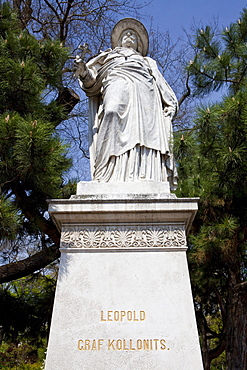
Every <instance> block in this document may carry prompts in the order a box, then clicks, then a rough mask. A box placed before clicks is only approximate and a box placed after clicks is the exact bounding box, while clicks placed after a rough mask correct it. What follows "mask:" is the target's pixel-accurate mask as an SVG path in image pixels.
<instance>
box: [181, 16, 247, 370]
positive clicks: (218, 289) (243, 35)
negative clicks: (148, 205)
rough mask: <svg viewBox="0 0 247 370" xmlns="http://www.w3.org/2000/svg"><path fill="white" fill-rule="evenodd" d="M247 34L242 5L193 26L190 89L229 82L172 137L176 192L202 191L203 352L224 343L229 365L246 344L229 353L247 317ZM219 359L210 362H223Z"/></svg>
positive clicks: (194, 243) (199, 278)
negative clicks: (246, 308)
mask: <svg viewBox="0 0 247 370" xmlns="http://www.w3.org/2000/svg"><path fill="white" fill-rule="evenodd" d="M246 41H247V9H244V10H243V12H242V14H241V18H240V20H239V21H238V22H235V23H232V24H231V25H230V27H229V28H226V29H225V30H224V31H223V32H221V33H215V32H213V30H212V28H210V27H205V28H204V29H201V30H198V32H197V35H196V39H195V44H194V45H195V54H196V55H195V58H194V60H193V61H191V62H190V65H189V66H188V70H189V72H190V75H191V80H192V83H193V87H194V92H195V93H196V94H199V95H201V96H203V95H206V94H207V93H209V92H211V91H213V90H216V91H217V90H218V89H220V88H221V87H226V88H228V90H227V91H228V93H227V95H226V96H225V97H223V98H222V101H221V102H219V103H215V104H211V105H209V106H201V107H199V108H198V110H197V114H196V119H195V122H194V126H193V128H192V129H191V130H188V131H186V132H182V133H181V132H180V133H179V135H177V137H176V141H175V143H176V155H177V158H178V164H179V169H178V170H179V177H180V182H179V188H178V190H177V195H178V196H182V197H187V196H198V197H200V203H199V212H198V214H197V216H196V220H195V223H194V226H193V230H192V235H191V236H190V238H189V254H188V256H189V263H190V272H191V278H192V284H193V294H194V298H195V304H196V310H197V318H198V326H199V328H200V331H201V334H202V346H203V353H204V360H205V359H206V358H207V361H206V362H207V364H208V363H210V361H212V360H213V359H214V358H215V357H218V356H219V354H221V353H223V351H224V349H225V350H226V351H225V352H226V358H227V366H228V367H229V368H241V366H242V367H245V365H243V364H242V365H239V364H237V361H238V360H237V358H240V357H241V351H245V348H244V346H240V345H239V346H237V347H238V349H239V352H238V353H237V352H235V353H232V351H233V349H232V343H233V341H234V340H235V339H233V338H236V340H238V339H239V343H240V342H242V343H245V342H246V338H241V339H240V338H238V334H237V333H238V330H239V328H241V327H242V326H243V325H244V324H241V320H242V317H241V314H239V316H237V314H236V311H235V313H233V312H234V310H233V305H237V306H239V307H242V304H243V305H244V298H243V297H244V294H242V295H241V294H240V295H239V296H237V295H236V290H235V289H236V287H239V286H241V283H242V282H244V281H245V280H246V271H247V263H246V262H247V261H246V246H247V229H246V224H247V202H246V199H247V108H246V101H247V74H246V71H247V64H246V63H247V62H246V61H247V59H246V56H247V55H246V53H247V47H246ZM246 293H247V292H246ZM233 296H234V297H235V298H234V299H235V301H234V303H233V301H232V299H233V298H232V297H233ZM242 300H243V302H242ZM236 302H238V303H236ZM231 315H234V318H232V317H231ZM215 320H220V325H219V326H218V328H216V327H215V322H216V321H215ZM231 325H233V326H231ZM234 325H235V326H234ZM205 333H206V334H205ZM233 333H235V334H233ZM234 335H235V337H234ZM214 347H215V348H214ZM237 347H236V348H237ZM221 356H223V354H222V355H221ZM219 361H220V362H219ZM219 361H218V362H219V363H218V364H217V361H215V362H214V364H213V363H212V368H215V369H217V368H222V367H221V365H222V363H221V360H219ZM231 361H232V362H231ZM234 361H235V362H234ZM207 366H208V365H207ZM239 366H240V367H239ZM208 368H209V367H207V369H208Z"/></svg>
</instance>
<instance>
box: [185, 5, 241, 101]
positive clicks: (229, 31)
mask: <svg viewBox="0 0 247 370" xmlns="http://www.w3.org/2000/svg"><path fill="white" fill-rule="evenodd" d="M246 19H247V9H243V12H242V14H241V17H240V19H239V20H238V21H237V22H235V23H232V24H231V25H230V27H227V28H226V29H225V30H223V31H222V32H221V35H220V36H219V33H218V31H215V30H213V29H212V28H211V27H209V26H207V27H205V28H204V29H201V30H198V31H197V36H196V39H195V43H194V48H195V52H196V56H195V58H194V60H192V61H191V62H190V65H189V67H188V69H189V71H190V73H191V77H192V80H193V83H194V86H195V88H196V89H195V93H196V94H200V95H202V96H203V95H205V94H207V93H209V92H210V91H213V90H214V91H218V90H219V89H220V88H221V87H223V86H224V85H225V84H227V86H228V87H229V90H230V92H231V93H235V92H237V91H238V90H240V89H245V86H246V80H245V77H246V66H247V59H246V57H247V46H246V35H247V33H246Z"/></svg>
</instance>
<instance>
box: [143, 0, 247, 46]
mask: <svg viewBox="0 0 247 370" xmlns="http://www.w3.org/2000/svg"><path fill="white" fill-rule="evenodd" d="M143 3H144V1H143ZM244 7H247V2H246V1H245V0H234V1H227V2H226V1H225V0H207V1H205V0H172V1H169V0H168V1H167V0H153V2H152V3H151V4H150V5H148V6H147V7H146V8H145V13H146V14H149V15H150V16H152V17H153V21H154V25H156V26H159V29H160V31H163V32H165V31H168V32H169V34H170V36H171V38H172V40H173V41H174V42H176V40H177V39H178V38H179V37H180V36H181V35H183V29H185V30H186V31H187V32H188V33H190V28H191V25H192V24H193V23H195V24H198V25H207V24H210V23H211V22H212V21H213V19H218V23H219V26H220V27H221V26H223V27H226V26H228V25H229V24H230V23H232V22H235V21H236V20H237V19H238V18H239V16H240V12H241V11H242V9H243V8H244Z"/></svg>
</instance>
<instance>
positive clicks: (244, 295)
mask: <svg viewBox="0 0 247 370" xmlns="http://www.w3.org/2000/svg"><path fill="white" fill-rule="evenodd" d="M232 280H234V279H232ZM227 311H228V314H227V328H226V363H227V370H244V369H247V282H243V283H240V284H236V285H234V284H232V286H230V292H229V307H228V310H227Z"/></svg>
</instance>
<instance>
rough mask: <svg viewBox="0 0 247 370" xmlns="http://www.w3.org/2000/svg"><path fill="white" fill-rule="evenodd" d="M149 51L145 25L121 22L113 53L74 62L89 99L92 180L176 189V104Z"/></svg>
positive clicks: (114, 38)
mask: <svg viewBox="0 0 247 370" xmlns="http://www.w3.org/2000/svg"><path fill="white" fill-rule="evenodd" d="M147 50H148V34H147V31H146V29H145V27H144V26H143V24H142V23H140V22H139V21H137V20H135V19H132V18H125V19H122V20H120V21H119V22H118V23H117V24H116V25H115V27H114V29H113V31H112V49H108V50H106V51H104V52H101V53H100V54H99V55H98V56H96V57H94V58H92V59H91V60H90V61H89V62H88V63H84V62H83V61H82V60H81V59H80V58H77V59H76V64H77V71H76V75H77V76H78V78H79V81H80V85H81V87H82V89H83V90H84V91H85V92H86V94H87V96H88V97H89V115H90V119H89V127H90V129H89V131H90V132H89V133H90V135H89V136H90V161H91V174H92V180H93V181H98V182H130V181H157V182H162V181H169V183H170V189H171V190H174V189H175V188H176V183H177V172H176V167H175V163H174V159H173V154H172V141H173V140H172V124H171V121H172V118H173V116H174V114H175V113H176V111H177V109H178V103H177V99H176V96H175V94H174V92H173V91H172V89H171V88H170V86H169V85H168V83H167V82H166V81H165V79H164V78H163V76H162V75H161V73H160V72H159V70H158V68H157V65H156V62H155V61H154V60H153V59H151V58H149V57H147V56H146V54H147Z"/></svg>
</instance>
